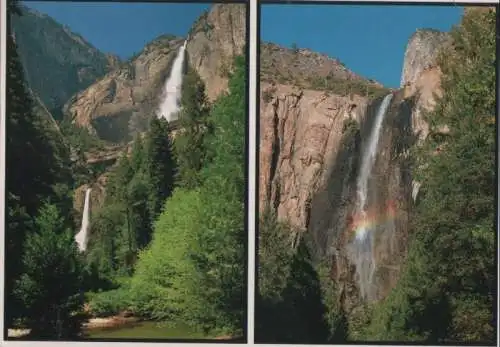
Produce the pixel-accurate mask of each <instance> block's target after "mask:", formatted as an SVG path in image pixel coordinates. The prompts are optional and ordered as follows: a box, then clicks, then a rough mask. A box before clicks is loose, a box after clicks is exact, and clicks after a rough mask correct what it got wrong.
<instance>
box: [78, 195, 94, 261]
mask: <svg viewBox="0 0 500 347" xmlns="http://www.w3.org/2000/svg"><path fill="white" fill-rule="evenodd" d="M91 190H92V189H91V188H88V189H87V191H86V192H85V204H84V205H83V218H82V227H81V229H80V232H79V233H78V234H76V235H75V241H76V243H77V244H78V249H80V251H82V252H84V251H85V249H86V248H87V230H88V228H89V221H90V191H91Z"/></svg>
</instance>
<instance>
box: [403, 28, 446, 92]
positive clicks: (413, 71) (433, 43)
mask: <svg viewBox="0 0 500 347" xmlns="http://www.w3.org/2000/svg"><path fill="white" fill-rule="evenodd" d="M450 43H451V38H450V35H449V34H448V33H444V32H440V31H437V30H431V29H423V30H417V31H416V32H415V33H414V34H413V35H412V36H411V37H410V40H409V42H408V45H407V46H406V52H405V56H404V63H403V71H402V74H401V87H404V86H406V85H407V84H411V83H415V81H416V80H417V78H418V77H419V76H420V74H421V73H422V72H423V71H424V70H426V69H429V68H431V67H433V66H435V65H436V63H437V58H438V54H439V52H440V50H441V49H442V48H443V47H445V46H446V45H448V44H450Z"/></svg>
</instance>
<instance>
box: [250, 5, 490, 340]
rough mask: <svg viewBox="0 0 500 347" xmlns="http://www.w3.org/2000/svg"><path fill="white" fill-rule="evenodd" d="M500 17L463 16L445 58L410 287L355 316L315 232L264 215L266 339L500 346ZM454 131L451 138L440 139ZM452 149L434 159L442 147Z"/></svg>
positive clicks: (419, 171) (407, 265)
mask: <svg viewBox="0 0 500 347" xmlns="http://www.w3.org/2000/svg"><path fill="white" fill-rule="evenodd" d="M495 32H496V13H495V10H489V11H488V10H486V11H470V12H465V14H464V16H463V18H462V21H461V23H460V24H459V25H457V26H456V27H455V28H454V29H453V30H452V32H451V35H452V38H453V45H451V46H450V47H448V48H445V50H444V51H443V52H441V55H440V59H439V66H440V68H441V70H442V72H443V79H442V89H443V95H442V97H439V98H438V102H437V105H436V107H435V108H434V110H433V111H432V112H428V114H426V119H427V121H428V122H429V124H430V127H431V136H429V137H428V138H427V139H426V141H425V142H424V144H423V145H422V146H415V147H414V148H413V150H412V152H411V154H410V155H411V158H412V161H413V168H414V169H413V175H414V176H415V177H416V178H418V180H419V181H420V182H425V185H424V187H423V188H422V191H421V195H420V197H419V199H418V201H417V205H416V208H415V211H414V213H412V216H411V222H410V229H411V230H410V240H409V241H408V248H409V252H408V255H407V257H406V260H405V262H404V264H402V272H401V275H400V279H399V281H398V282H397V284H396V286H395V288H394V289H393V290H392V291H391V293H390V294H389V295H388V296H387V297H386V298H385V299H383V300H381V301H378V302H375V303H373V304H370V305H368V304H367V305H366V307H363V308H362V313H361V314H358V315H357V316H356V317H350V316H349V315H348V314H346V312H344V311H343V307H342V305H341V304H340V303H341V302H342V298H341V297H339V296H340V295H342V294H340V293H339V291H338V290H337V289H336V283H335V282H334V281H333V280H332V279H331V276H330V275H329V272H330V271H329V269H330V268H331V264H329V263H328V261H327V260H326V259H325V261H324V262H319V263H318V262H316V261H315V262H313V261H311V256H310V255H309V251H308V249H307V247H306V246H305V245H306V242H304V240H306V239H307V237H308V235H307V233H306V234H305V235H304V236H303V237H302V238H299V240H297V239H298V237H296V236H294V235H297V234H299V233H298V232H297V231H295V230H292V228H291V227H289V226H287V225H286V224H285V223H278V222H277V221H276V217H275V216H274V215H273V213H272V212H268V213H266V214H265V215H264V216H261V221H260V233H259V237H260V240H259V264H258V266H259V278H258V285H259V296H258V298H257V306H256V307H257V316H256V326H257V330H256V340H257V341H261V342H281V343H283V342H289V343H343V342H347V341H351V342H352V341H390V342H396V343H398V342H399V343H401V342H410V341H413V342H416V341H418V342H422V343H430V344H440V343H452V344H453V343H464V342H470V343H473V342H474V343H487V344H495V341H496V319H497V317H496V315H495V309H494V307H496V288H497V287H496V283H497V276H496V261H495V252H496V245H495V241H496V240H495V212H496V201H495V194H494V191H495V170H496V168H495V150H496V143H495V141H496V137H495V134H496V130H495V129H496V122H495V106H496V103H495V100H496V94H495V90H496V89H495V81H496V78H495V77H496V72H495V66H496V64H497V60H496V37H495ZM443 124H446V125H448V126H449V129H450V132H449V133H448V134H446V135H442V134H438V133H437V132H436V134H435V135H434V133H433V131H432V129H437V128H439V127H440V126H442V125H443ZM438 147H440V148H444V150H443V151H442V152H441V153H442V154H440V155H438V156H437V155H435V154H434V152H435V149H436V148H438Z"/></svg>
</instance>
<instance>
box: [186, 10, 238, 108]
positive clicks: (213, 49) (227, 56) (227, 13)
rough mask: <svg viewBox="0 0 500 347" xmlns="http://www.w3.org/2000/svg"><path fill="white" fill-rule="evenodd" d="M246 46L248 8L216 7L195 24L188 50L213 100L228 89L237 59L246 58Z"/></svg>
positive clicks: (209, 96) (190, 60)
mask: <svg viewBox="0 0 500 347" xmlns="http://www.w3.org/2000/svg"><path fill="white" fill-rule="evenodd" d="M245 42H246V5H244V4H216V5H214V6H213V7H212V8H211V10H210V12H208V13H206V14H204V15H203V16H201V17H200V18H199V19H198V21H197V22H196V23H195V24H194V26H193V28H192V29H191V32H190V33H189V41H188V44H187V48H186V50H187V52H188V57H189V63H190V64H191V66H192V67H194V68H195V69H196V71H197V72H198V74H199V75H200V77H201V79H202V80H203V82H205V87H206V92H207V96H208V98H209V99H210V100H212V101H213V100H214V99H215V98H216V97H217V96H218V95H219V94H220V93H221V92H222V91H224V90H226V89H227V82H228V73H229V72H230V71H231V66H232V64H233V60H234V58H235V57H236V56H237V55H242V54H244V47H245Z"/></svg>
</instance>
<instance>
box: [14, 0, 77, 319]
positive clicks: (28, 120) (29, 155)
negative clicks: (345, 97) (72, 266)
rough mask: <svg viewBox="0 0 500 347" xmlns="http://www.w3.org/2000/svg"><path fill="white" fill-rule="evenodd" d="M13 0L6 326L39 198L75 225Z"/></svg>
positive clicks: (64, 164)
mask: <svg viewBox="0 0 500 347" xmlns="http://www.w3.org/2000/svg"><path fill="white" fill-rule="evenodd" d="M17 4H18V3H17V1H9V2H8V9H9V16H8V17H7V20H8V23H7V52H8V54H7V74H6V75H7V76H6V78H7V90H6V139H5V144H6V177H5V186H6V204H7V206H6V212H7V213H6V224H5V226H6V245H7V247H6V263H5V271H6V273H5V275H6V276H5V279H6V283H5V288H6V295H7V300H6V322H5V323H6V326H11V324H12V322H13V319H14V318H15V317H16V316H17V317H18V316H19V314H20V313H21V312H22V311H23V309H22V307H19V306H16V303H17V302H16V300H15V298H13V297H12V290H13V283H14V281H15V280H16V279H17V278H19V276H20V273H21V264H20V259H21V251H22V248H23V243H24V240H25V239H26V238H27V236H28V235H29V234H30V233H31V232H32V231H33V230H32V220H33V216H35V215H36V214H37V213H38V210H39V208H40V207H41V201H43V200H44V199H50V200H51V202H52V203H53V204H55V205H57V207H58V208H59V209H60V210H61V211H64V216H65V218H64V221H63V222H64V225H65V226H70V225H72V224H73V220H72V218H71V213H69V211H70V210H71V206H72V200H71V197H70V191H69V187H70V186H71V185H72V177H71V176H72V173H71V169H70V161H69V149H68V148H67V146H66V144H65V143H64V141H63V139H62V137H61V136H60V133H58V131H57V129H55V128H54V127H53V123H51V122H50V121H49V120H48V119H46V118H44V117H43V116H42V115H40V114H39V113H37V112H35V111H34V103H33V100H32V98H31V95H30V93H29V89H28V88H27V86H26V82H25V78H24V73H23V67H22V65H21V63H20V58H19V56H18V52H17V46H16V42H15V40H14V38H13V35H12V29H11V21H12V20H11V16H14V15H21V11H20V10H19V7H18V5H17Z"/></svg>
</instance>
